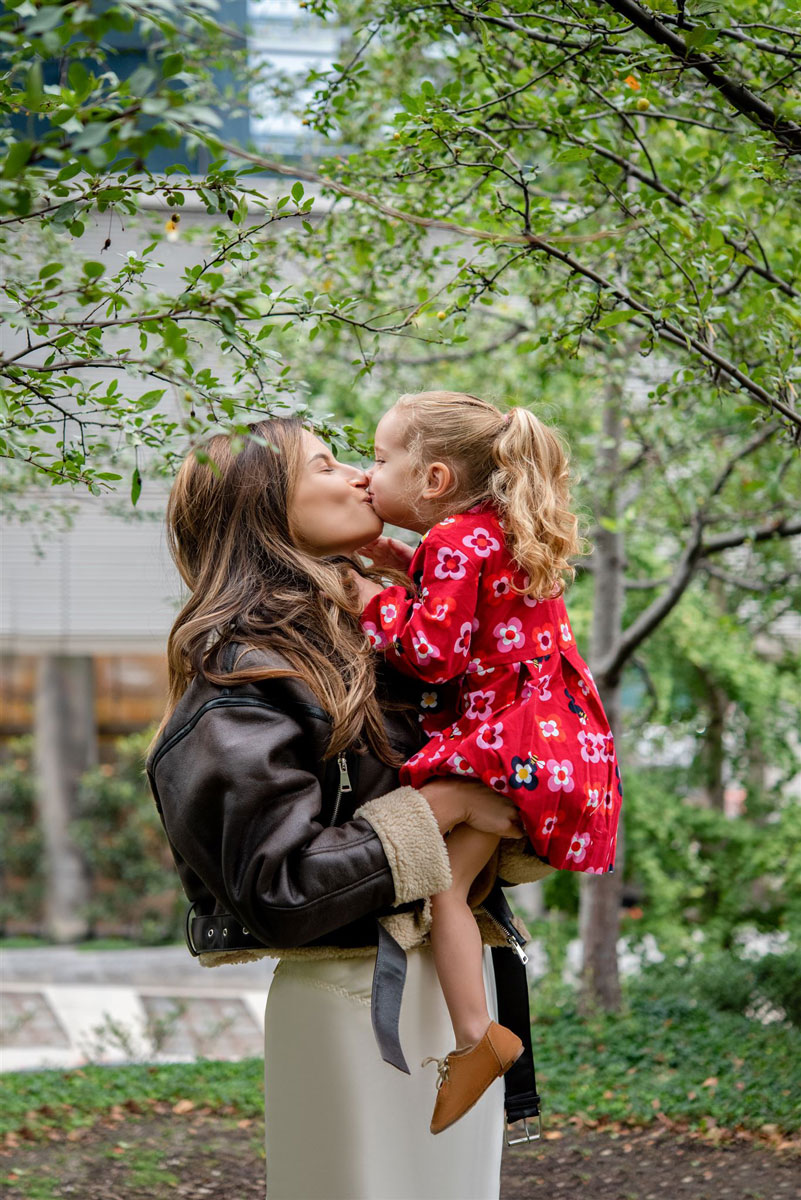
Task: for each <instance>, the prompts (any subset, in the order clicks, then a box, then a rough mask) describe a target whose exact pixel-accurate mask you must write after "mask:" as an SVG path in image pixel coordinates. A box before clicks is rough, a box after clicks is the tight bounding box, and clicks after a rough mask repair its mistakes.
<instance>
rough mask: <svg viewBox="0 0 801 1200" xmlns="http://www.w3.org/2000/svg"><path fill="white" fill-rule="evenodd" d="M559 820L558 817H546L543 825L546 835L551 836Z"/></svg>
mask: <svg viewBox="0 0 801 1200" xmlns="http://www.w3.org/2000/svg"><path fill="white" fill-rule="evenodd" d="M558 820H559V818H558V817H546V818H545V823H544V825H543V827H542V832H543V835H544V836H545V837H550V835H551V834H552V833H553V831H554V829H556V826H557V823H558Z"/></svg>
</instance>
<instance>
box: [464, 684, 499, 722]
mask: <svg viewBox="0 0 801 1200" xmlns="http://www.w3.org/2000/svg"><path fill="white" fill-rule="evenodd" d="M467 699H468V705H467V708H466V709H465V710H464V715H465V716H466V717H467V719H468V720H469V721H481V720H484V719H485V718H486V717H491V716H492V702H493V700H494V699H495V693H494V692H491V691H486V692H468V694H467Z"/></svg>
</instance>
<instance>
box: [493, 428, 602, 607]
mask: <svg viewBox="0 0 801 1200" xmlns="http://www.w3.org/2000/svg"><path fill="white" fill-rule="evenodd" d="M492 454H493V459H494V462H495V470H494V471H493V472H492V475H491V476H490V480H489V493H490V498H491V499H492V500H493V501H494V503H495V504H496V506H497V507H498V509H499V511H500V514H501V519H502V520H503V523H504V527H505V530H506V535H507V538H508V541H509V548H510V550H511V551H512V554H513V555H514V558H515V560H516V561H517V563H518V564H519V565H520V567H521V568H522V569H523V570H524V571H525V572H526V574H527V575H528V583H527V585H526V587H525V588H524V590H523V594H524V595H527V596H532V597H536V598H542V597H547V596H549V595H552V594H553V592H554V589H555V588H557V587H558V589H559V594H561V592H562V591H564V577H565V576H567V577H568V578H569V579H570V580H571V581H572V579H573V577H574V575H575V569H574V568H573V567H572V566H571V564H570V562H569V561H568V560H569V559H570V558H571V557H573V556H575V555H577V554H579V553H581V550H582V547H581V540H580V538H579V534H578V519H577V517H576V515H575V513H573V512H572V511H571V509H570V490H569V479H570V471H569V468H568V455H567V451H566V450H565V448H564V446H563V445H562V442H561V440H560V438H559V437H558V435H557V434H556V433H555V432H554V430H553V429H550V428H549V427H548V426H547V425H544V424H543V423H542V421H540V420H539V419H538V418H537V417H535V416H534V414H533V413H532V412H529V410H528V409H526V408H513V409H511V410H510V412H509V413H508V414H507V416H506V418H505V420H504V422H503V425H502V428H501V429H500V431H499V433H498V435H497V437H496V438H495V442H494V445H493V450H492Z"/></svg>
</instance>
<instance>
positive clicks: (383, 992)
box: [370, 920, 411, 1075]
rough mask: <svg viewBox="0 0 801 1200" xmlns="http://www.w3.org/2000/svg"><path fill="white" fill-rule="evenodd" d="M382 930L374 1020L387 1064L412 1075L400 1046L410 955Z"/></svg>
mask: <svg viewBox="0 0 801 1200" xmlns="http://www.w3.org/2000/svg"><path fill="white" fill-rule="evenodd" d="M376 929H377V931H378V953H377V955H376V959H375V968H374V969H373V991H372V997H371V1001H370V1017H371V1020H372V1022H373V1033H374V1034H375V1040H376V1041H377V1042H378V1049H379V1050H380V1051H381V1057H382V1058H383V1060H384V1062H386V1063H390V1064H391V1065H392V1066H393V1067H397V1068H398V1070H399V1071H403V1072H404V1074H406V1075H411V1071H410V1070H409V1067H408V1065H407V1062H406V1059H405V1058H404V1056H403V1050H402V1049H401V1044H400V1031H399V1029H398V1023H399V1021H400V1010H401V1000H402V999H403V985H404V983H405V982H406V952H405V951H404V950H402V949H401V947H400V946H399V945H398V943H397V942H396V941H395V939H394V937H392V935H391V934H389V933H387V931H386V929H385V928H384V926H383V925H382V924H381V922H380V921H378V920H376Z"/></svg>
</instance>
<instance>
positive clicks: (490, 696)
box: [359, 392, 621, 1133]
mask: <svg viewBox="0 0 801 1200" xmlns="http://www.w3.org/2000/svg"><path fill="white" fill-rule="evenodd" d="M369 494H370V496H371V498H372V502H373V506H374V508H375V511H376V513H377V514H378V516H380V517H381V518H382V519H383V520H384V521H387V522H390V523H391V524H394V525H399V526H401V527H403V528H405V529H411V530H414V531H415V532H417V533H421V534H422V535H423V539H422V542H421V543H420V546H419V548H418V550H417V552H416V553H415V555H414V557H413V559H412V561H411V564H410V565H409V575H410V577H411V580H412V582H413V584H414V588H413V589H409V590H407V589H406V588H404V587H400V586H393V587H387V588H383V589H381V588H379V586H378V585H377V584H375V583H373V582H372V581H367V580H364V579H362V580H360V581H359V587H360V591H361V594H362V598H363V600H365V601H366V603H365V607H364V612H363V615H362V625H363V628H364V629H365V631H366V632H367V633H368V635H369V637H370V639H371V641H372V642H373V644H374V646H375V647H376V649H377V650H379V651H381V652H382V653H384V654H385V655H386V657H387V658H388V659H389V660H390V661H391V662H392V664H393V665H394V666H396V667H398V668H399V669H400V670H402V671H404V672H406V673H407V674H411V675H413V676H416V677H417V678H419V679H421V680H423V681H424V682H425V683H427V684H428V685H429V687H428V689H427V690H425V691H423V694H422V699H421V704H420V706H421V712H420V718H419V719H420V721H421V722H422V725H423V729H424V731H425V733H426V735H427V737H428V739H429V740H428V742H427V743H426V745H425V746H424V747H423V749H422V750H421V751H419V753H417V754H415V755H414V757H413V758H411V759H410V760H409V761H408V762H407V763H406V764H405V766H404V767H403V768H402V769H401V780H402V782H404V783H408V784H411V785H412V786H415V787H416V786H419V785H420V784H422V783H423V782H424V781H425V780H427V779H430V778H431V776H433V775H447V774H452V775H461V776H467V777H475V778H476V779H478V780H481V781H482V782H483V783H485V784H487V785H489V786H490V787H492V788H495V789H497V790H498V791H500V792H503V793H504V794H505V795H508V796H510V797H512V798H513V799H514V800H515V802H516V803H517V805H518V807H519V809H520V813H521V817H522V821H523V824H524V828H525V831H526V834H527V836H528V839H529V841H530V842H531V845H532V847H533V849H534V851H535V853H536V854H537V855H539V856H540V857H541V858H542V859H543V860H544V861H545V862H547V863H549V864H550V865H551V866H552V867H555V868H562V869H566V870H571V871H586V872H588V873H592V874H596V875H600V874H603V873H604V872H605V871H609V870H611V869H612V865H613V861H614V853H615V835H616V829H617V822H618V814H619V810H620V800H621V786H620V775H619V771H618V769H617V765H616V760H615V750H614V742H613V738H612V734H611V732H610V729H609V723H608V721H607V719H606V716H605V714H604V711H603V707H602V705H601V700H600V697H599V695H598V691H597V689H596V687H595V684H594V683H593V680H592V676H591V674H590V671H589V669H588V667H587V665H586V664H585V662H584V660H583V659H582V657H581V655H580V654H579V652H578V650H577V649H576V645H575V642H574V640H573V633H572V631H571V628H570V621H569V620H568V616H567V611H566V609H565V604H564V600H563V598H562V592H563V576H564V575H566V574H567V575H570V574H571V573H572V572H571V568H570V565H569V561H568V560H569V558H570V556H571V555H575V554H576V553H577V552H578V550H579V539H578V534H577V521H576V517H575V516H574V514H573V513H572V512H571V511H570V508H569V493H568V466H567V457H566V455H565V452H564V450H563V449H562V446H561V444H560V442H559V440H558V439H557V437H556V436H555V434H554V433H553V432H552V431H551V430H550V429H548V428H547V427H546V426H545V425H543V424H542V423H541V422H540V421H539V420H538V419H537V418H536V417H535V416H534V415H533V414H532V413H530V412H528V411H527V410H526V409H524V408H514V409H512V410H510V411H509V412H508V413H506V414H505V415H504V414H503V413H501V412H500V411H499V410H498V409H497V408H495V407H494V405H492V404H488V403H486V402H484V401H483V400H479V399H477V398H476V397H475V396H468V395H465V394H462V393H459V392H421V393H419V394H417V395H405V396H401V398H400V400H399V401H398V403H397V404H396V405H395V407H394V408H392V409H390V410H389V412H387V413H386V414H385V416H384V417H382V419H381V421H380V422H379V424H378V427H377V429H376V435H375V466H374V467H373V468H372V470H371V472H370V486H369ZM497 845H498V840H497V839H496V838H495V837H494V836H493V835H490V834H484V833H481V832H480V831H478V830H475V829H472V828H470V827H468V826H467V825H460V826H458V827H457V828H456V829H455V830H453V832H452V833H451V834H450V836H449V838H448V853H449V857H450V861H451V868H452V873H453V885H452V887H451V889H450V890H449V891H447V892H443V893H441V894H439V895H437V896H434V897H433V898H432V924H431V943H432V948H433V953H434V960H435V965H436V968H437V974H438V977H439V980H440V984H441V986H442V990H443V993H444V995H445V1000H446V1002H447V1005H448V1011H449V1013H450V1017H451V1021H452V1024H453V1030H454V1036H455V1039H456V1049H455V1050H453V1051H451V1053H450V1054H448V1055H447V1056H446V1057H445V1058H444V1059H442V1060H440V1061H439V1064H438V1066H439V1086H438V1091H437V1101H436V1105H435V1108H434V1116H433V1119H432V1122H431V1131H432V1133H439V1132H440V1131H441V1130H442V1129H446V1128H447V1127H448V1126H449V1125H451V1124H453V1122H454V1121H456V1120H458V1119H459V1117H460V1116H462V1115H463V1113H465V1112H467V1110H468V1109H469V1108H471V1107H472V1106H473V1104H475V1103H476V1101H477V1100H478V1099H479V1097H480V1096H481V1094H482V1093H483V1092H484V1091H485V1090H486V1088H487V1087H488V1086H489V1085H490V1083H491V1082H492V1081H493V1079H494V1078H497V1077H498V1076H499V1075H503V1074H504V1073H505V1072H506V1071H507V1070H508V1069H509V1067H510V1066H511V1065H512V1063H513V1062H514V1061H515V1060H516V1059H517V1057H518V1056H519V1054H520V1053H521V1050H522V1046H521V1043H520V1041H519V1039H518V1038H517V1037H516V1036H515V1035H514V1034H513V1033H512V1032H511V1031H510V1030H508V1029H506V1028H505V1027H503V1026H500V1025H497V1024H496V1023H494V1022H492V1021H491V1020H490V1016H489V1013H488V1011H487V1005H486V998H485V992H484V984H483V978H482V968H481V937H480V934H479V931H478V927H477V925H476V922H475V919H474V917H473V914H472V912H471V909H470V907H469V906H468V904H467V894H468V890H469V888H470V885H471V883H472V882H473V880H474V879H475V878H476V876H477V875H478V874H479V872H480V871H481V870H482V868H483V867H485V866H486V864H487V863H488V862H489V861H490V860H491V859H492V858H493V856H494V854H495V852H496V849H497Z"/></svg>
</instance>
